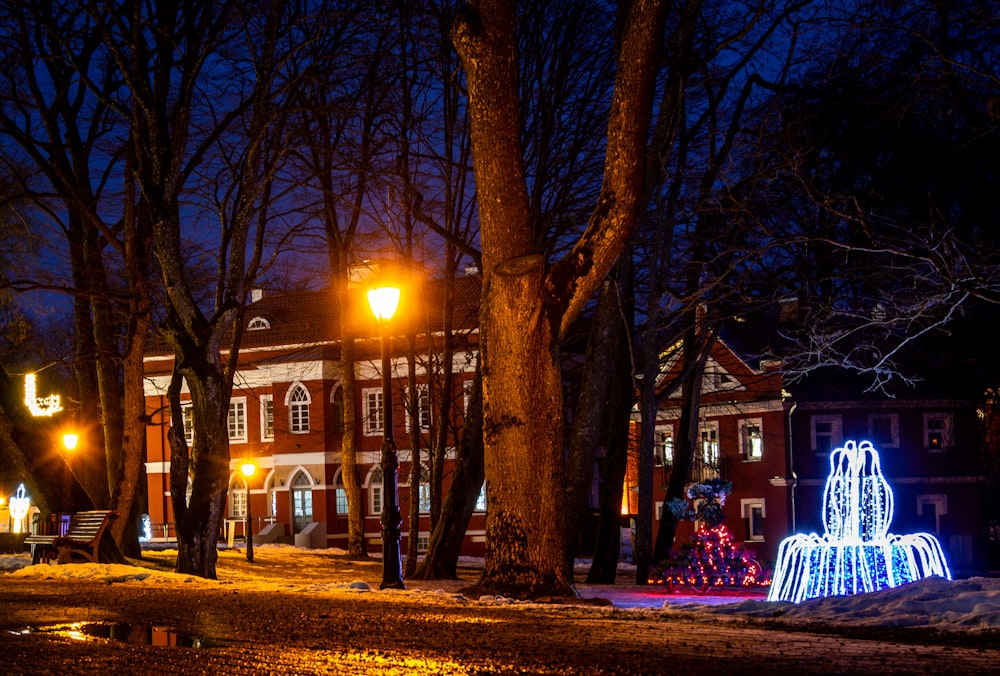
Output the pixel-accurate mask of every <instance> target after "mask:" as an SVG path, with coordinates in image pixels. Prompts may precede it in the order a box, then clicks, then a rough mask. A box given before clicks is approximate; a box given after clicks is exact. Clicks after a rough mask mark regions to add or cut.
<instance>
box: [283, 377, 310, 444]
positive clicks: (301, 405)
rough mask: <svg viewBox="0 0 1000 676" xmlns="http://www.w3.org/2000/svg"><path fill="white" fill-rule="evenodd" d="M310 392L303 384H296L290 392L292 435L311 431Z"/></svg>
mask: <svg viewBox="0 0 1000 676" xmlns="http://www.w3.org/2000/svg"><path fill="white" fill-rule="evenodd" d="M310 401H311V398H310V397H309V391H308V390H307V389H306V388H305V387H303V386H302V384H301V383H299V384H296V385H294V386H293V387H292V389H291V390H289V392H288V422H289V430H291V432H292V434H304V433H306V432H308V431H309V403H310Z"/></svg>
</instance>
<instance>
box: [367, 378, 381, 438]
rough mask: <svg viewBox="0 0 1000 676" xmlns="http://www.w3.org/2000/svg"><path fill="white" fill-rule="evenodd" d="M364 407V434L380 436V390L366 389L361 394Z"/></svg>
mask: <svg viewBox="0 0 1000 676" xmlns="http://www.w3.org/2000/svg"><path fill="white" fill-rule="evenodd" d="M362 396H363V397H364V399H363V401H364V407H365V411H364V414H365V434H367V435H369V436H370V435H374V434H382V425H383V417H382V415H383V413H384V412H383V410H382V390H380V389H368V390H365V391H364V392H363V393H362Z"/></svg>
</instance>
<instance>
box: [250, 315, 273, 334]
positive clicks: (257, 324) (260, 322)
mask: <svg viewBox="0 0 1000 676" xmlns="http://www.w3.org/2000/svg"><path fill="white" fill-rule="evenodd" d="M269 328H271V323H270V322H269V321H267V320H266V319H264V318H263V317H254V318H253V319H251V320H250V322H249V323H248V324H247V331H261V330H263V329H269Z"/></svg>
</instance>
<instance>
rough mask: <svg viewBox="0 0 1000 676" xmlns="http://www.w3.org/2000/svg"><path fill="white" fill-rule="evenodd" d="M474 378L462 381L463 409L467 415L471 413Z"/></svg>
mask: <svg viewBox="0 0 1000 676" xmlns="http://www.w3.org/2000/svg"><path fill="white" fill-rule="evenodd" d="M473 382H474V381H472V380H463V381H462V411H463V412H464V413H465V415H466V416H468V415H469V402H471V401H472V385H473Z"/></svg>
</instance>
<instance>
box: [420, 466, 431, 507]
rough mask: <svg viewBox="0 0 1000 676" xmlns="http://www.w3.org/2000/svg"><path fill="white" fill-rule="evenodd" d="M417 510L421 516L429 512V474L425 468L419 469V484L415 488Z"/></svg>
mask: <svg viewBox="0 0 1000 676" xmlns="http://www.w3.org/2000/svg"><path fill="white" fill-rule="evenodd" d="M417 500H419V501H420V502H419V504H418V505H417V508H418V509H419V511H420V513H421V514H430V512H431V473H430V471H429V470H428V469H427V468H426V467H421V468H420V484H419V485H418V486H417Z"/></svg>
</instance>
